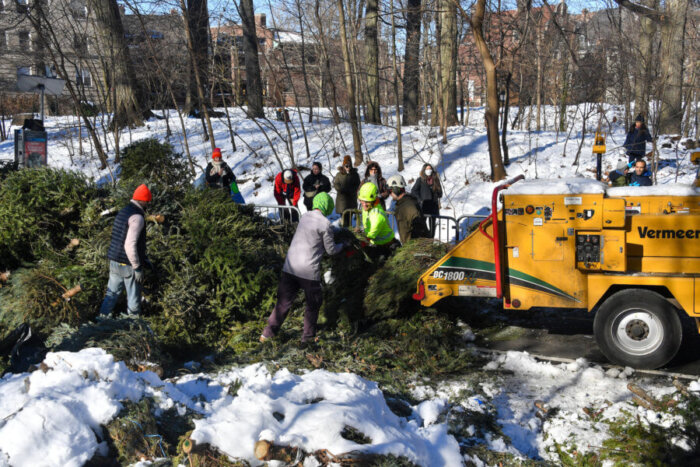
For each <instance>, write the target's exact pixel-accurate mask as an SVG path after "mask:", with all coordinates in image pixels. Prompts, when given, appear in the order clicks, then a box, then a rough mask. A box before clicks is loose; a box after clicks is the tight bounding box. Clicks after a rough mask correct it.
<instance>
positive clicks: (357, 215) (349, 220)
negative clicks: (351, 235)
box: [340, 209, 362, 229]
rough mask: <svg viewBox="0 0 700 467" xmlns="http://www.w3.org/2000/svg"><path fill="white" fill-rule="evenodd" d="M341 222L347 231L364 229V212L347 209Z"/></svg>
mask: <svg viewBox="0 0 700 467" xmlns="http://www.w3.org/2000/svg"><path fill="white" fill-rule="evenodd" d="M340 221H341V224H342V226H343V227H345V228H346V229H352V228H353V227H362V211H361V210H359V209H346V210H345V211H343V214H342V215H341V219H340Z"/></svg>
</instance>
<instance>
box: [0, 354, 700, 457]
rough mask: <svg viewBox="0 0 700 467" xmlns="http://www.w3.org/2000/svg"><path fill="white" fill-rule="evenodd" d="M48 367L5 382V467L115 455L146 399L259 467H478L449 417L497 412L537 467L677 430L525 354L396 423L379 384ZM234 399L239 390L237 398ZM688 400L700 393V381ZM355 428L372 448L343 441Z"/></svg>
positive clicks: (600, 385)
mask: <svg viewBox="0 0 700 467" xmlns="http://www.w3.org/2000/svg"><path fill="white" fill-rule="evenodd" d="M44 364H45V366H44V367H43V370H37V371H34V372H33V373H22V374H8V375H5V376H4V377H3V378H2V379H0V394H2V397H1V398H0V466H9V465H12V466H33V467H39V466H53V465H62V466H80V465H82V464H83V463H85V462H86V461H87V460H89V459H90V458H92V457H93V456H94V455H95V454H96V453H102V454H106V453H107V444H106V443H105V442H104V441H102V439H101V436H102V435H101V433H102V431H101V429H100V425H104V424H107V423H108V422H109V421H110V420H112V419H113V418H114V417H115V416H116V415H117V414H118V412H119V410H120V409H121V408H122V407H123V406H122V402H123V401H125V400H131V401H134V402H136V401H138V400H140V399H141V398H143V397H153V398H154V399H155V400H156V402H157V407H158V408H157V410H158V411H162V410H167V409H171V408H173V407H174V408H176V409H177V410H178V412H179V413H181V414H184V413H185V411H186V410H187V409H189V410H191V411H194V412H196V413H198V414H199V415H200V416H201V417H202V418H201V419H198V420H195V430H194V432H193V433H192V435H191V437H192V439H193V440H195V441H196V442H198V443H210V444H211V445H213V446H216V447H217V448H218V449H220V450H221V451H222V452H224V453H226V454H228V455H229V456H232V457H235V458H239V459H245V460H247V461H248V462H250V463H251V464H252V465H259V464H261V463H260V462H258V461H257V460H256V459H255V456H254V454H253V448H254V445H255V442H256V441H258V440H263V439H264V440H267V441H273V442H275V443H278V444H280V445H292V446H297V447H301V448H303V449H304V450H305V451H307V452H312V451H315V450H318V449H327V450H328V451H330V452H331V453H333V454H336V455H338V454H341V453H345V452H350V451H359V452H366V453H380V454H394V455H397V456H405V457H407V458H409V459H410V460H412V461H413V462H415V463H417V464H418V465H422V466H426V467H428V466H430V467H432V466H456V465H462V464H463V461H465V460H472V461H475V460H476V459H475V458H474V457H473V456H471V457H469V456H465V457H462V455H461V454H460V451H459V445H458V442H457V440H456V439H455V438H454V436H452V435H451V434H448V425H447V423H446V422H445V421H444V420H445V418H444V417H442V418H441V415H442V414H444V413H445V412H446V411H448V410H452V411H458V410H464V409H468V410H471V411H475V412H483V411H484V410H485V408H486V407H487V406H489V405H490V406H492V407H494V408H495V410H496V413H497V422H498V424H499V425H500V426H501V429H502V432H503V434H505V435H506V436H508V438H509V440H507V439H505V438H502V437H495V436H492V435H491V434H486V435H485V439H483V440H481V442H482V443H486V444H487V445H488V447H489V449H491V450H494V451H498V452H509V453H511V454H514V455H516V456H519V457H522V458H532V459H551V460H556V459H557V458H556V456H555V455H553V454H552V453H551V452H550V451H551V450H552V449H553V445H554V443H558V444H560V445H563V446H567V445H571V446H576V447H577V448H578V449H579V451H581V452H586V451H588V450H594V449H595V448H596V447H599V446H601V444H602V442H603V441H604V440H605V439H606V438H608V437H609V433H608V431H607V425H606V424H605V423H603V421H604V420H606V419H614V418H615V417H617V416H619V415H620V413H621V411H622V410H625V411H628V412H631V413H634V414H636V415H637V416H639V417H640V418H642V419H644V420H648V421H653V422H654V423H657V424H660V425H662V426H668V425H670V423H671V422H672V421H673V417H672V416H670V415H667V414H659V413H656V412H654V411H651V410H645V409H642V408H639V407H637V406H635V405H632V404H631V403H630V401H631V393H630V392H629V391H628V390H627V389H626V387H627V383H628V382H629V381H630V377H631V375H632V374H633V370H631V369H628V370H625V371H619V370H608V371H604V370H603V369H601V368H600V367H597V366H595V365H593V366H591V365H589V364H588V363H587V362H586V361H584V360H578V361H576V362H574V363H571V364H559V365H553V364H551V363H545V362H538V361H536V360H535V359H533V358H532V357H530V356H529V355H527V353H524V352H508V353H507V354H504V355H501V356H497V357H495V358H494V359H493V360H492V361H491V362H490V363H489V364H488V365H487V366H486V367H485V370H487V371H491V372H494V376H495V379H491V378H489V379H488V380H487V381H484V382H482V383H480V384H479V387H478V388H473V387H472V386H470V385H465V384H464V383H463V382H462V381H459V380H458V381H450V382H444V383H442V384H441V385H440V386H439V388H438V389H437V390H433V389H430V388H428V387H424V386H417V387H416V388H415V389H414V396H415V397H416V398H418V399H419V400H422V401H423V402H421V403H419V404H417V405H416V406H414V407H413V413H412V415H410V416H409V417H407V418H402V417H398V416H396V415H395V414H394V413H392V412H391V410H390V409H389V407H388V406H387V404H386V401H385V400H384V397H383V395H382V392H381V390H380V389H379V388H378V387H377V384H376V383H373V382H371V381H368V380H366V379H363V378H361V377H359V376H357V375H354V374H351V373H330V372H328V371H325V370H314V371H310V372H305V373H303V374H300V375H295V374H292V373H290V372H289V371H288V370H286V369H281V370H279V371H277V372H276V373H274V374H271V373H270V372H269V371H268V370H267V369H266V368H265V367H264V366H263V365H261V364H255V365H250V366H247V367H242V368H232V369H229V370H227V371H224V372H221V373H218V374H195V375H186V376H183V377H179V378H173V379H171V380H166V381H161V380H160V378H158V376H157V375H156V374H155V373H152V372H142V373H135V372H133V371H131V370H129V369H127V368H126V366H125V365H124V363H123V362H115V361H114V360H113V358H112V356H111V355H109V354H107V353H106V352H105V351H104V350H102V349H95V348H90V349H84V350H82V351H80V352H56V353H49V354H48V355H47V356H46V359H45V360H44ZM232 387H234V388H235V387H237V388H238V389H237V392H236V393H235V397H234V396H232V395H231V392H232V391H230V389H231V388H232ZM644 387H645V389H646V390H648V392H649V394H650V395H652V396H654V397H660V396H662V395H666V394H673V393H675V392H676V388H675V387H674V386H672V385H671V384H670V381H669V380H666V381H661V382H651V381H646V382H645V384H644ZM689 389H690V390H691V391H695V392H700V379H699V380H698V381H694V382H692V384H691V385H690V387H689ZM535 401H541V402H542V403H543V404H544V407H545V408H549V409H550V410H552V409H554V408H556V409H557V410H558V411H557V413H556V415H555V416H553V417H551V418H548V419H547V420H546V421H545V422H544V423H543V422H542V420H541V419H540V418H538V417H537V408H536V407H535V405H533V404H534V402H535ZM453 404H454V405H453ZM584 408H591V409H592V410H593V411H595V412H598V411H599V413H598V416H596V417H595V419H592V418H591V417H590V416H589V415H587V414H586V413H584V411H583V409H584ZM346 426H349V427H352V428H354V429H356V430H357V431H359V432H361V433H363V434H364V435H365V436H367V437H369V438H370V439H371V440H372V442H371V443H370V444H356V443H355V442H353V441H349V440H347V439H345V438H343V437H342V436H341V432H342V431H343V429H344V428H345V427H346ZM468 431H469V430H468ZM472 431H473V430H472ZM679 443H682V441H679ZM467 457H469V459H467Z"/></svg>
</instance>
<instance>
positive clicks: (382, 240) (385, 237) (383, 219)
mask: <svg viewBox="0 0 700 467" xmlns="http://www.w3.org/2000/svg"><path fill="white" fill-rule="evenodd" d="M357 198H358V199H359V200H360V204H362V227H363V228H364V230H365V236H366V237H367V240H369V243H370V245H372V246H373V247H374V248H373V250H374V252H375V253H376V256H385V257H388V256H390V255H391V253H392V250H393V248H395V247H396V246H398V242H397V241H396V238H395V237H394V231H393V229H392V228H391V226H390V225H389V219H388V218H387V215H386V211H384V209H383V208H382V206H381V203H380V201H379V197H378V196H377V185H375V184H374V183H372V182H367V183H364V184H363V185H362V186H361V187H360V193H359V194H358V196H357Z"/></svg>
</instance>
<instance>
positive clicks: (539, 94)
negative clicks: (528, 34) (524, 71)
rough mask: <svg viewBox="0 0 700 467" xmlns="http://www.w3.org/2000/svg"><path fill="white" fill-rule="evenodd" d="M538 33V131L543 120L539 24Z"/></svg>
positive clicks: (536, 99)
mask: <svg viewBox="0 0 700 467" xmlns="http://www.w3.org/2000/svg"><path fill="white" fill-rule="evenodd" d="M535 34H537V39H536V42H535V43H536V49H537V58H536V63H537V85H536V87H535V93H536V96H535V102H536V103H537V131H540V130H541V129H542V127H541V125H542V123H541V122H542V120H541V118H540V112H541V110H542V53H541V43H542V34H541V32H540V30H539V25H538V26H536V32H535Z"/></svg>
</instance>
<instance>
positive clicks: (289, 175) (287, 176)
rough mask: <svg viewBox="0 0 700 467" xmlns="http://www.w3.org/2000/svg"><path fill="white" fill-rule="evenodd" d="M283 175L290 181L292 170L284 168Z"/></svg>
mask: <svg viewBox="0 0 700 467" xmlns="http://www.w3.org/2000/svg"><path fill="white" fill-rule="evenodd" d="M283 177H284V179H285V180H289V181H290V182H291V181H292V171H291V170H289V169H287V170H285V171H284V175H283Z"/></svg>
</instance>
